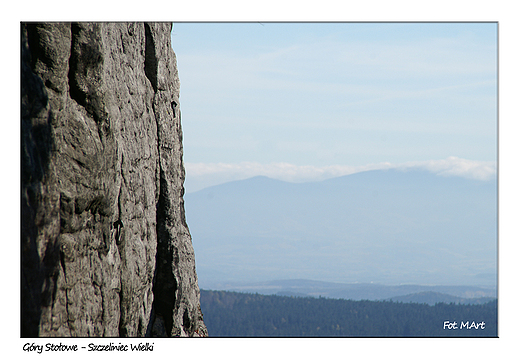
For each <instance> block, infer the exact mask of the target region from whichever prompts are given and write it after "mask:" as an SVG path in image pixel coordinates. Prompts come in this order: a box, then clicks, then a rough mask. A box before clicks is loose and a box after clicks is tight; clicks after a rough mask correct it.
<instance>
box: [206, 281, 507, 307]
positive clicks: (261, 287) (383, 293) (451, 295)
mask: <svg viewBox="0 0 520 360" xmlns="http://www.w3.org/2000/svg"><path fill="white" fill-rule="evenodd" d="M211 289H212V290H217V289H218V290H225V291H236V292H242V293H251V294H262V295H282V296H297V297H306V296H311V297H320V296H321V297H326V298H334V299H346V300H392V301H396V302H404V303H422V304H429V305H434V304H436V303H440V302H443V303H448V304H449V303H455V304H484V303H486V302H489V301H491V300H493V299H496V298H497V291H496V289H494V288H482V287H476V286H425V285H394V286H390V285H381V284H363V283H357V284H341V283H332V282H325V281H312V280H304V279H298V280H274V281H263V282H257V283H232V282H222V283H216V284H214V287H213V288H211Z"/></svg>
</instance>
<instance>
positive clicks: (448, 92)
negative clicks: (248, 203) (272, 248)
mask: <svg viewBox="0 0 520 360" xmlns="http://www.w3.org/2000/svg"><path fill="white" fill-rule="evenodd" d="M172 46H173V48H174V50H175V52H176V55H177V62H178V68H179V76H180V80H181V98H180V100H181V111H182V126H183V132H184V161H185V165H186V171H187V179H186V189H187V191H195V190H198V189H199V188H202V187H205V186H209V185H213V184H216V183H221V182H224V181H229V180H235V179H240V178H247V177H251V176H255V175H267V176H270V177H273V178H278V179H281V180H288V181H312V180H321V179H323V178H327V177H333V176H340V175H344V174H348V173H352V172H356V171H361V170H365V169H370V168H379V167H392V166H403V165H406V164H411V163H413V164H416V165H417V164H419V165H421V164H422V165H424V166H426V167H427V168H431V165H432V164H437V165H438V164H439V162H442V163H444V167H443V169H444V170H445V171H448V172H449V171H450V169H451V168H453V167H454V168H456V169H455V172H457V171H458V174H460V173H461V172H463V170H464V169H466V170H467V171H466V172H467V174H469V175H470V176H474V174H473V173H474V172H475V171H477V172H478V173H479V174H480V175H482V174H483V173H485V174H488V175H489V174H490V173H492V172H494V171H495V170H494V169H496V163H495V162H496V156H497V154H496V149H497V25H496V23H269V22H268V23H182V22H181V23H175V24H174V30H173V32H172ZM457 169H458V170H457ZM451 170H453V169H451ZM476 176H479V175H476ZM486 176H487V175H486ZM486 176H484V177H486ZM481 177H482V176H481Z"/></svg>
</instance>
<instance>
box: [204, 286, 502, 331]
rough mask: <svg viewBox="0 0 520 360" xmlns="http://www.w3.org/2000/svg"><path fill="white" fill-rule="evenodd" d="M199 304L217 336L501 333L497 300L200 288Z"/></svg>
mask: <svg viewBox="0 0 520 360" xmlns="http://www.w3.org/2000/svg"><path fill="white" fill-rule="evenodd" d="M200 302H201V307H202V312H203V314H204V322H205V324H206V326H207V328H208V332H209V336H217V337H219V336H220V337H228V336H239V337H247V336H259V337H268V336H293V337H298V336H311V337H318V336H326V337H327V336H328V337H334V336H361V337H372V336H376V337H386V336H388V337H401V336H412V337H413V336H416V337H448V336H449V337H452V336H453V337H462V336H470V337H476V336H484V337H496V336H497V301H496V300H494V301H491V302H489V303H486V304H482V305H462V304H453V303H452V304H445V303H438V304H436V305H433V306H431V305H426V304H414V303H400V302H392V301H368V300H362V301H354V300H342V299H329V298H321V297H320V298H312V297H288V296H276V295H259V294H246V293H238V292H229V291H207V290H201V299H200ZM446 321H448V322H450V323H451V324H452V325H451V327H452V329H448V327H446V328H445V322H446ZM454 323H456V324H454ZM482 323H484V324H482ZM462 326H464V327H463V328H461V327H462ZM482 326H484V329H481V328H482ZM455 327H456V328H455ZM475 327H478V329H476V328H475Z"/></svg>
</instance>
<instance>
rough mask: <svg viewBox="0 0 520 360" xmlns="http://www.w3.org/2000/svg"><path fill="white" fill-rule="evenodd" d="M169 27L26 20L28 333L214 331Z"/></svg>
mask: <svg viewBox="0 0 520 360" xmlns="http://www.w3.org/2000/svg"><path fill="white" fill-rule="evenodd" d="M170 34H171V24H166V23H153V24H152V23H79V24H64V23H50V24H34V23H30V24H22V25H21V41H22V43H21V59H22V63H21V75H22V76H21V81H22V84H21V85H22V86H21V88H22V89H21V90H22V91H21V155H22V159H21V180H22V184H21V216H22V222H21V223H22V228H21V252H22V269H21V271H22V274H21V275H22V276H21V279H22V284H21V287H22V299H21V301H22V304H21V309H22V313H21V321H22V324H21V325H22V326H21V328H22V336H31V337H35V336H81V337H87V336H131V337H134V336H205V335H207V331H206V327H205V326H204V323H203V320H202V313H201V311H200V306H199V288H198V284H197V276H196V273H195V257H194V253H193V247H192V244H191V237H190V234H189V230H188V227H187V225H186V221H185V215H184V202H183V195H184V187H183V182H184V166H183V163H182V131H181V124H180V111H179V78H178V73H177V67H176V58H175V54H174V52H173V50H172V47H171V40H170Z"/></svg>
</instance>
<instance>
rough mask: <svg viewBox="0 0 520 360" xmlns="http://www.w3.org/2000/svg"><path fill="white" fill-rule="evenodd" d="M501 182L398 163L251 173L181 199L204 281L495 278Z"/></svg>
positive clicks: (478, 282)
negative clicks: (303, 176)
mask: <svg viewBox="0 0 520 360" xmlns="http://www.w3.org/2000/svg"><path fill="white" fill-rule="evenodd" d="M496 191H497V189H496V179H494V180H492V181H478V180H469V179H464V178H461V177H442V176H438V175H434V174H432V173H429V172H427V171H421V170H410V171H401V170H396V169H392V170H374V171H367V172H362V173H356V174H352V175H348V176H343V177H339V178H335V179H330V180H325V181H321V182H314V183H303V184H301V183H300V184H295V183H288V182H283V181H278V180H273V179H269V178H266V177H255V178H251V179H247V180H242V181H235V182H230V183H226V184H222V185H218V186H213V187H210V188H206V189H203V190H200V191H198V192H195V193H189V194H186V195H185V208H186V219H187V222H188V226H189V228H190V232H191V234H192V238H193V246H194V248H195V254H196V265H197V273H198V277H199V284H200V286H201V287H202V288H206V289H208V288H212V289H215V287H214V286H213V285H215V284H218V283H223V282H229V281H234V282H237V281H242V282H249V283H251V282H259V281H268V280H276V279H301V278H307V279H320V280H323V281H328V282H337V283H354V282H359V283H371V282H374V283H379V284H400V283H408V284H436V285H467V286H484V287H494V286H496V268H497V207H496V206H497V193H496ZM424 291H429V290H424ZM402 295H406V294H402ZM392 296H394V295H389V297H392ZM395 296H398V294H396V295H395Z"/></svg>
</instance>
